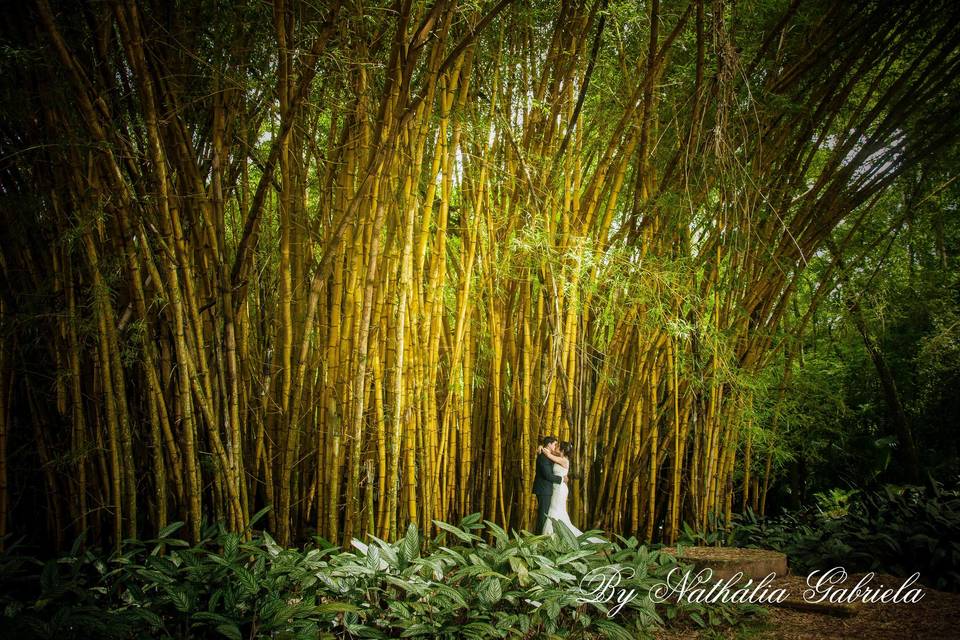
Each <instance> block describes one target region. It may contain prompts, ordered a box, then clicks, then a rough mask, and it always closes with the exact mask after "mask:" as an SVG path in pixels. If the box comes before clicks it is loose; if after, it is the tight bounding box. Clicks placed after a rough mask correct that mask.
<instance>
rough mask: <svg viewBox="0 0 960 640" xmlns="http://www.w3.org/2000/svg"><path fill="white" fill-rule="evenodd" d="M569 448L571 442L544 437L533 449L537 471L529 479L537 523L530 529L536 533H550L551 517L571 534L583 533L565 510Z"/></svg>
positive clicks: (599, 539) (595, 538) (570, 449)
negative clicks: (531, 479)
mask: <svg viewBox="0 0 960 640" xmlns="http://www.w3.org/2000/svg"><path fill="white" fill-rule="evenodd" d="M572 451H573V445H572V444H570V443H569V442H558V441H557V439H556V438H555V437H553V436H546V437H544V438H543V439H542V440H541V441H540V447H539V448H538V449H537V470H536V473H535V475H534V478H533V493H534V494H536V496H537V525H536V528H535V529H534V533H536V534H541V533H553V521H554V520H559V521H561V522H563V524H565V525H566V526H567V528H568V529H570V531H572V532H573V535H575V536H579V535H580V534H581V533H583V532H582V531H580V529H578V528H576V527H575V526H574V525H573V522H571V521H570V515H569V514H568V513H567V495H568V494H569V486H568V484H567V475H568V474H569V473H570V454H571V452H572ZM589 541H590V542H606V540H604V539H603V538H597V537H591V538H589Z"/></svg>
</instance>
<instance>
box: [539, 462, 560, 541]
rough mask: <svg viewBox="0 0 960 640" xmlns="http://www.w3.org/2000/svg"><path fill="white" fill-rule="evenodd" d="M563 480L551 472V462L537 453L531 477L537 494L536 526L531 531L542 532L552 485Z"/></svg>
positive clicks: (551, 493)
mask: <svg viewBox="0 0 960 640" xmlns="http://www.w3.org/2000/svg"><path fill="white" fill-rule="evenodd" d="M561 482H563V478H562V477H560V476H558V475H556V474H555V473H554V472H553V463H552V462H550V458H548V457H547V456H545V455H544V454H542V453H538V454H537V471H536V473H535V474H534V477H533V493H534V494H536V496H537V526H536V527H535V528H534V530H533V532H534V533H536V534H540V533H543V525H545V524H546V523H547V512H548V511H549V510H550V496H552V495H553V485H554V484H560V483H561Z"/></svg>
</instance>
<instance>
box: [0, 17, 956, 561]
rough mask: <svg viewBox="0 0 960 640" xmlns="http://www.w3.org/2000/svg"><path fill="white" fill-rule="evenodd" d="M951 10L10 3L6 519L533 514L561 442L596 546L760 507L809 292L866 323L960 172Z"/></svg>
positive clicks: (61, 529) (65, 528)
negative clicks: (554, 438)
mask: <svg viewBox="0 0 960 640" xmlns="http://www.w3.org/2000/svg"><path fill="white" fill-rule="evenodd" d="M956 13H957V8H956V7H954V6H953V5H952V3H942V6H931V5H930V4H929V3H920V2H908V3H898V4H896V6H889V3H870V2H863V3H854V4H847V3H820V2H814V1H810V2H792V3H786V2H763V3H759V2H758V3H740V4H736V5H734V4H731V3H725V2H712V3H707V2H704V1H694V2H658V1H653V2H644V3H635V2H614V1H612V0H611V1H607V0H596V1H594V2H564V3H561V5H560V6H559V7H558V6H554V5H552V4H549V3H526V4H520V3H511V2H509V0H501V1H499V2H491V3H456V2H449V1H444V0H441V1H438V2H435V3H432V4H426V3H420V2H413V1H403V0H401V1H400V2H397V3H394V4H375V3H359V2H340V3H332V4H329V5H323V4H310V3H299V2H277V3H274V4H273V5H272V6H265V5H261V4H258V3H235V4H232V5H231V6H230V7H225V6H219V5H213V4H208V3H189V4H184V5H181V6H176V5H171V4H167V3H156V4H151V3H133V2H116V3H109V4H96V5H90V4H83V3H81V4H75V3H63V4H62V5H61V4H53V5H51V4H50V3H49V0H41V1H38V2H36V3H34V4H32V5H29V6H27V7H24V8H21V9H18V10H15V11H11V12H10V13H9V16H8V17H7V20H6V24H5V27H4V42H5V49H4V54H3V65H4V75H5V77H6V78H8V80H7V81H6V82H5V83H4V88H3V94H2V95H3V97H2V104H3V109H4V113H5V114H6V116H7V117H6V118H5V124H4V125H3V128H2V130H0V135H2V144H3V150H4V151H3V153H2V158H3V160H2V163H0V194H2V198H3V202H4V210H5V211H6V212H7V213H6V215H5V216H4V218H3V222H2V225H3V228H2V229H0V236H2V239H0V248H2V258H3V262H2V265H0V267H2V269H0V274H2V275H0V277H2V280H0V291H2V298H0V304H2V306H0V322H2V326H3V340H4V342H3V348H2V349H0V354H2V357H0V382H2V383H3V385H4V389H6V390H7V391H6V393H5V394H4V396H3V400H4V403H3V405H0V460H3V461H4V465H5V466H4V467H0V471H2V472H0V489H2V491H0V506H5V507H6V508H4V509H0V512H2V513H4V515H5V516H6V515H11V514H12V516H13V517H12V521H6V520H0V523H2V524H3V526H4V527H7V530H9V529H11V528H14V529H19V530H23V531H28V530H29V531H37V532H39V531H45V532H47V534H46V535H49V536H51V537H52V538H53V539H52V540H51V542H52V543H54V544H61V543H62V542H63V540H64V539H69V538H70V537H71V536H73V535H74V534H76V533H78V532H79V531H81V530H84V529H86V528H88V527H89V528H92V529H93V535H94V537H95V538H97V539H100V540H106V539H110V540H112V541H114V543H117V542H119V541H120V540H121V539H122V538H123V537H133V536H137V535H140V534H143V533H145V532H150V531H153V530H155V529H160V528H162V527H164V526H165V524H166V523H167V522H168V521H169V520H171V519H186V520H187V521H188V523H189V530H190V533H191V535H192V537H193V538H194V539H196V538H197V536H198V535H199V531H200V523H201V521H202V519H203V518H211V519H218V520H223V521H225V522H227V523H228V524H229V526H230V527H231V528H233V529H234V530H237V531H240V530H242V529H243V528H244V526H245V525H246V523H247V522H249V518H250V514H251V513H252V512H255V511H256V510H257V509H259V508H260V507H261V506H263V505H273V509H272V511H271V512H270V516H269V518H270V519H269V528H270V529H271V531H274V532H276V534H277V536H278V538H279V540H280V541H281V542H289V541H291V540H293V539H296V538H299V537H302V536H304V535H306V534H307V533H310V532H316V533H317V534H319V535H322V536H324V537H326V538H328V539H331V540H335V541H341V540H344V539H349V538H350V537H351V536H360V535H363V534H375V535H378V536H380V537H390V536H394V535H396V533H397V531H398V530H400V531H402V530H403V529H404V527H405V523H406V522H407V521H408V520H412V521H414V522H416V523H418V524H419V525H420V526H421V527H422V528H426V527H429V526H430V523H431V521H432V520H433V519H435V518H439V519H444V520H448V519H451V518H454V519H455V518H457V517H458V516H461V515H463V514H467V513H471V512H473V511H478V510H482V511H483V512H484V514H485V515H486V517H488V518H490V519H492V520H494V521H497V522H500V523H503V524H507V525H509V526H511V527H528V528H529V526H530V520H529V519H530V517H531V516H532V508H531V498H532V496H531V494H530V485H531V483H532V475H533V469H532V464H531V462H532V453H533V450H534V448H535V441H536V439H537V437H539V436H540V435H542V434H546V433H553V434H557V435H558V436H559V437H561V438H562V439H569V440H571V441H572V442H573V443H574V446H575V452H576V453H575V461H574V467H575V469H577V470H578V473H577V474H576V477H575V478H574V482H573V485H572V505H571V506H572V513H573V516H574V519H576V520H579V521H581V522H583V524H584V525H585V526H587V527H590V526H594V525H600V526H604V527H609V528H611V529H614V530H617V531H623V532H635V533H637V534H638V535H640V536H645V537H648V538H660V537H663V538H666V539H673V538H674V537H675V536H676V534H677V531H678V527H679V524H680V522H681V521H688V522H690V523H692V524H694V525H699V526H705V525H706V524H707V523H708V520H709V516H710V514H711V513H714V514H726V515H729V514H730V512H731V511H732V509H733V508H734V506H735V503H734V497H735V495H737V494H739V499H740V501H741V502H742V503H743V504H751V503H757V502H758V501H759V502H760V503H762V502H763V501H764V500H765V497H766V493H767V491H768V489H769V484H770V477H771V473H775V472H776V464H775V463H776V461H777V460H778V459H779V458H782V457H783V456H779V458H778V456H777V455H776V453H777V450H778V449H777V447H778V443H781V444H780V445H779V446H781V447H782V443H783V442H784V440H783V438H784V436H785V434H791V433H794V434H796V433H797V432H796V430H792V429H793V428H792V427H791V426H790V425H789V424H785V423H786V422H787V421H786V420H785V419H784V416H785V415H787V414H786V413H785V408H784V407H785V405H784V402H785V398H786V397H787V390H788V389H791V388H792V387H791V382H790V377H791V376H792V375H795V374H792V373H791V372H793V370H794V365H795V363H797V362H802V361H803V358H804V357H805V355H804V351H803V349H802V348H801V347H802V338H803V336H805V335H816V333H817V331H818V329H817V321H816V318H817V316H816V315H815V311H816V309H817V308H818V307H820V306H821V305H822V304H825V301H830V300H831V296H841V298H839V299H838V302H837V303H836V304H844V305H846V306H845V307H843V308H844V309H845V311H844V313H845V314H847V315H845V316H844V317H849V318H851V321H854V322H855V321H856V318H857V317H858V316H857V315H856V305H855V304H853V303H854V302H856V303H858V304H859V305H860V312H861V313H860V316H859V317H860V318H861V319H862V324H863V326H864V327H865V328H866V333H867V335H868V336H870V335H874V333H875V331H876V329H875V327H873V324H874V322H875V320H874V318H873V317H871V314H870V313H869V311H870V309H869V308H867V310H864V307H865V305H864V304H863V302H862V301H860V300H859V299H858V298H854V297H851V296H849V295H846V297H845V298H844V297H843V296H844V295H845V294H849V293H851V292H853V293H856V292H857V287H858V286H859V287H867V286H868V285H869V286H873V282H872V281H870V280H869V275H866V276H863V277H862V276H861V271H863V272H864V273H867V272H868V271H869V269H870V264H871V261H872V260H873V259H874V257H875V256H876V252H877V251H879V250H882V248H883V247H884V246H886V245H884V244H883V242H884V241H885V239H887V238H889V237H891V234H895V232H897V231H898V230H900V229H901V228H902V227H904V225H907V224H908V223H909V224H914V223H913V222H911V221H913V220H918V219H919V218H920V213H919V209H917V208H916V207H921V206H922V207H930V208H931V211H934V210H936V208H935V207H934V201H933V200H931V198H937V197H940V195H937V194H941V195H942V194H943V193H944V189H945V187H944V182H945V181H949V177H948V176H949V169H948V170H947V172H946V174H936V175H934V173H931V172H929V171H926V170H925V169H924V167H925V166H926V165H925V164H924V163H927V162H933V160H934V159H936V158H940V157H943V156H944V154H945V153H946V151H947V150H948V149H949V147H950V145H951V144H952V143H953V141H954V140H955V138H956V133H957V125H958V124H960V122H958V121H957V119H956V118H955V117H952V114H953V113H954V111H955V108H956V106H957V105H956V101H957V96H958V95H960V93H958V92H957V91H956V84H957V75H958V71H960V69H958V62H960V57H958V49H957V44H958V39H960V28H958V26H957V25H958V20H957V19H956V18H957V15H956ZM918 175H919V176H922V178H916V176H918ZM910 176H913V177H914V178H915V184H914V187H913V191H912V192H911V194H912V195H910V197H911V198H913V199H914V200H912V202H913V203H914V205H909V206H906V205H905V206H904V207H901V208H900V209H897V208H896V206H894V205H893V204H891V199H895V197H896V196H895V195H893V194H894V193H895V192H897V190H898V189H900V191H902V192H903V193H906V191H904V190H905V189H907V187H902V188H901V187H898V185H899V184H900V182H898V181H904V184H906V183H907V182H908V181H909V178H910ZM921 202H922V203H923V204H922V205H921V204H920V203H921ZM911 211H914V212H915V213H909V212H911ZM931 215H932V216H933V217H932V218H930V219H931V221H935V220H938V219H940V218H937V217H936V214H931ZM940 215H941V217H942V216H943V214H942V213H941V214H940ZM911 216H913V217H911ZM931 224H941V227H943V226H944V225H943V224H942V222H941V223H935V222H931ZM938 228H939V227H938ZM944 229H945V227H944ZM932 233H933V235H934V238H940V241H939V242H940V245H938V246H941V249H940V250H939V251H940V255H941V256H946V252H947V250H946V248H945V247H946V246H948V245H947V243H946V241H945V238H946V231H945V230H944V231H941V232H939V233H940V235H939V236H937V235H936V234H937V233H938V232H936V231H933V232H932ZM894 237H899V236H894ZM911 246H912V245H911ZM878 247H880V249H878ZM876 264H879V261H877V262H876ZM910 264H913V263H912V262H911V263H910ZM941 266H942V264H941ZM864 290H866V289H864ZM837 292H839V293H837ZM850 314H853V315H850ZM811 323H812V324H811ZM948 326H949V325H948ZM811 332H812V333H811ZM874 339H875V338H874ZM927 353H932V352H930V351H929V349H928V351H927ZM925 362H928V363H929V365H930V367H932V368H931V369H930V371H931V372H932V371H934V370H936V367H937V366H940V365H939V364H937V363H938V362H939V361H938V360H937V359H936V358H934V357H932V356H930V357H929V359H928V360H925ZM948 366H949V365H948ZM781 372H784V373H781ZM930 375H934V374H932V373H931V374H930ZM781 390H782V391H781ZM931 402H933V400H931ZM905 411H906V409H905ZM916 438H917V436H916V434H914V439H915V440H916ZM918 464H919V463H918ZM771 469H772V470H773V471H771ZM748 470H749V471H748ZM41 505H42V507H43V513H44V514H45V522H41V521H39V520H36V519H31V517H30V516H29V514H30V513H33V512H34V509H35V508H36V507H37V506H41ZM11 522H12V524H11ZM3 532H4V531H3V530H0V535H2V533H3Z"/></svg>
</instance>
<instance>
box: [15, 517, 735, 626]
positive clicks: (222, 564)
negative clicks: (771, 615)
mask: <svg viewBox="0 0 960 640" xmlns="http://www.w3.org/2000/svg"><path fill="white" fill-rule="evenodd" d="M435 524H436V525H437V527H438V528H439V534H438V535H437V536H436V537H435V538H434V539H433V540H430V541H423V540H422V534H421V532H419V531H418V530H417V528H416V527H415V526H414V525H413V524H411V525H410V526H409V527H408V528H407V531H406V533H405V534H404V535H402V536H401V537H400V538H399V539H398V540H396V541H395V542H393V543H388V542H386V541H384V540H380V539H378V538H376V537H373V538H372V540H371V543H370V544H369V545H365V544H363V543H360V542H359V541H356V542H355V546H356V547H357V548H358V549H359V551H358V552H342V551H341V550H339V549H338V548H334V547H329V546H327V547H325V548H316V547H312V548H311V547H308V548H305V549H285V548H282V547H280V546H278V545H277V543H276V542H275V541H274V540H273V538H272V537H271V536H270V535H269V534H268V533H266V532H263V533H261V534H259V535H258V536H256V537H254V538H253V539H252V540H251V541H249V542H244V541H243V540H242V539H241V537H240V536H238V535H237V534H235V533H230V532H227V531H225V530H224V529H223V528H222V527H218V528H215V529H208V531H207V537H206V538H205V539H204V540H203V542H202V543H201V544H199V545H197V546H194V547H191V546H189V545H188V544H187V543H185V542H183V541H182V540H179V539H177V538H173V537H171V536H173V535H174V534H175V533H176V531H177V530H178V529H179V528H180V527H181V526H182V525H183V523H179V522H178V523H174V524H171V525H170V526H168V527H167V528H166V529H164V530H163V531H161V532H160V535H159V536H158V538H157V539H155V540H148V541H136V540H127V541H125V543H124V545H123V548H122V550H121V551H120V552H114V553H110V554H104V553H101V552H97V551H90V550H86V551H81V550H80V547H81V545H80V541H79V540H78V542H77V544H75V545H74V548H73V550H72V552H71V553H70V554H68V555H66V556H64V557H62V558H57V559H53V560H49V561H47V562H41V561H40V560H37V559H35V558H32V557H29V556H27V555H24V554H23V553H22V552H20V551H19V550H18V549H17V548H16V547H14V548H11V549H10V550H8V551H7V552H6V553H5V554H4V555H3V556H2V557H0V629H2V630H3V631H4V632H5V634H4V637H16V638H51V637H56V638H90V637H97V638H133V637H137V638H144V637H149V638H186V637H198V636H199V637H211V638H229V639H237V638H259V637H276V638H317V637H320V638H354V637H357V638H386V637H422V638H493V637H500V638H506V637H524V638H534V637H537V638H539V637H543V638H546V637H560V638H563V637H576V638H599V637H603V638H635V637H638V636H639V637H645V636H647V635H649V634H650V632H651V631H652V629H653V628H655V627H657V626H660V625H662V624H664V620H665V619H666V620H670V621H673V622H671V624H677V622H678V621H682V622H683V623H684V624H691V623H692V624H696V625H699V626H706V627H710V626H720V625H729V624H731V623H736V622H738V621H739V620H740V619H741V618H742V617H743V616H744V614H745V613H746V612H747V611H748V609H746V608H741V607H735V606H732V605H729V606H727V605H716V604H715V605H700V604H695V605H682V606H677V605H672V604H662V605H656V606H655V605H654V604H653V602H652V601H651V600H650V598H649V597H648V596H647V594H648V593H649V591H650V589H651V588H653V587H655V586H656V585H658V584H660V583H662V582H663V581H664V579H665V576H666V575H667V573H668V572H669V570H670V569H672V568H674V567H677V566H678V563H677V560H676V558H674V557H673V556H670V555H668V554H665V553H662V552H659V551H654V550H648V549H647V548H646V547H643V546H639V545H638V544H637V541H636V539H634V538H631V539H629V540H622V543H623V544H617V543H610V544H608V545H596V544H593V543H589V542H586V540H587V538H588V537H589V534H590V533H593V532H586V533H584V534H583V535H581V536H579V537H575V536H573V535H572V533H570V532H569V531H566V533H567V534H569V535H561V536H557V537H551V536H531V535H529V534H523V535H520V534H517V533H516V532H512V534H508V533H507V532H506V531H505V530H503V529H502V528H500V527H499V526H497V525H496V524H494V523H492V522H489V521H481V516H480V514H472V515H470V516H467V517H466V518H464V519H463V520H462V521H461V522H460V523H458V524H457V525H452V524H448V523H445V522H436V523H435ZM484 540H491V542H490V543H487V542H485V541H484ZM424 542H426V544H424ZM424 547H425V548H424ZM611 567H615V568H617V569H618V570H619V571H620V576H621V578H622V579H621V580H620V582H619V584H617V585H616V588H617V589H621V590H624V591H623V592H626V591H629V590H631V589H633V590H635V593H636V594H637V595H636V597H634V598H633V599H631V600H629V601H628V602H626V604H625V605H624V606H623V608H622V609H620V610H615V607H616V605H617V601H616V600H615V599H614V600H610V601H603V599H602V598H599V597H590V595H589V594H590V593H591V592H590V590H589V589H590V588H591V587H590V585H591V584H592V583H591V582H590V581H589V579H588V580H587V581H586V582H582V581H583V580H584V576H587V575H588V574H590V572H591V571H594V572H595V571H596V570H609V569H610V568H611ZM581 585H586V586H585V587H584V588H581ZM590 600H600V601H599V602H591V601H590Z"/></svg>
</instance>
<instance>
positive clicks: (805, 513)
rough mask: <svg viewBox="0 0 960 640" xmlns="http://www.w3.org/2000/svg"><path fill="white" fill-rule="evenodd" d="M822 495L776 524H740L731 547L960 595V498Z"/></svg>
mask: <svg viewBox="0 0 960 640" xmlns="http://www.w3.org/2000/svg"><path fill="white" fill-rule="evenodd" d="M934 489H935V490H934V491H929V490H926V489H924V488H922V487H914V486H906V487H897V486H893V485H885V486H884V487H883V488H882V490H878V491H839V490H837V491H834V492H831V493H829V494H819V495H818V496H817V498H818V504H817V505H816V506H814V507H807V508H804V509H801V510H798V511H793V512H786V513H784V514H782V515H780V516H777V517H775V518H767V519H763V518H759V517H757V516H756V514H754V513H753V512H752V511H750V510H748V511H747V513H746V514H744V515H743V516H739V517H738V521H737V522H736V524H735V526H734V527H733V529H732V531H731V533H730V535H729V537H728V539H727V543H728V544H732V545H738V546H745V547H762V548H767V549H774V550H776V551H782V552H783V553H786V554H787V558H788V561H789V563H790V566H791V568H792V569H793V570H794V571H796V572H801V573H802V572H808V571H810V570H812V569H829V568H832V567H836V566H842V567H844V568H845V569H846V570H847V571H848V572H853V571H877V572H884V573H890V574H893V575H896V576H901V577H907V576H909V575H911V574H912V573H914V572H915V571H919V572H920V581H921V582H923V583H924V584H928V585H930V586H933V587H935V588H938V589H948V590H951V591H958V590H960V491H946V490H944V489H943V488H942V487H941V486H940V485H937V484H936V483H934Z"/></svg>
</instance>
